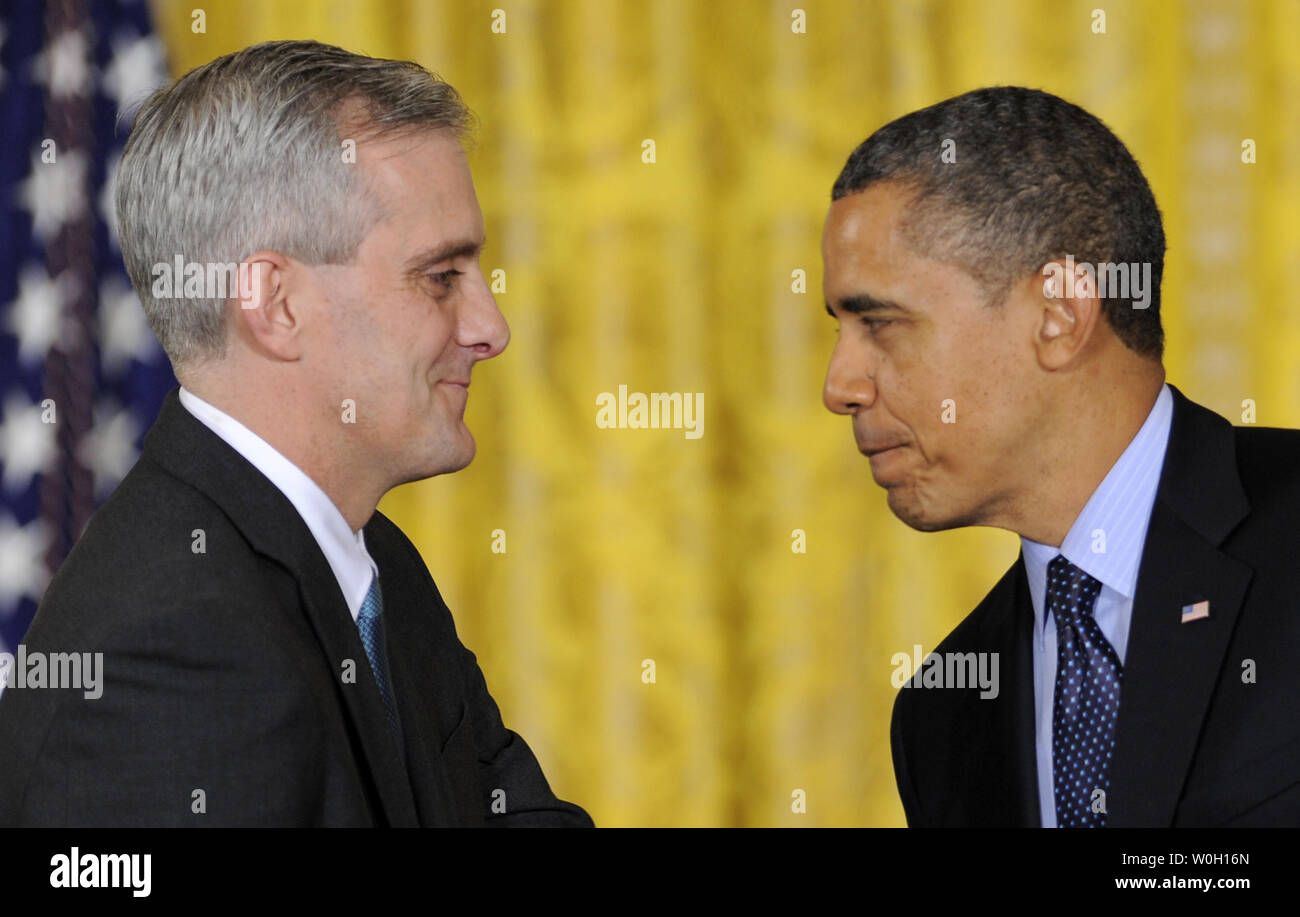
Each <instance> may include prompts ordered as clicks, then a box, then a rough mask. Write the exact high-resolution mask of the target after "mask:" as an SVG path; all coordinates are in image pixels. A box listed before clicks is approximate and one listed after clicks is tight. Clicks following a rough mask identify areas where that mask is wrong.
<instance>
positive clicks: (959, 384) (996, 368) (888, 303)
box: [822, 182, 1035, 531]
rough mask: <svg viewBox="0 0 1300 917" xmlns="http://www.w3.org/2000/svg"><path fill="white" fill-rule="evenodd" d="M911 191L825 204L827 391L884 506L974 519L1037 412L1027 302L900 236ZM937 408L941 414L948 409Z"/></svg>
mask: <svg viewBox="0 0 1300 917" xmlns="http://www.w3.org/2000/svg"><path fill="white" fill-rule="evenodd" d="M910 199H911V194H910V193H909V192H908V191H907V190H905V189H904V188H901V187H900V186H899V185H897V184H895V183H888V182H883V183H878V184H875V185H871V186H869V187H868V188H866V189H865V190H863V191H861V192H858V193H856V194H850V195H847V196H845V197H843V198H840V199H839V200H837V201H835V202H834V203H833V204H832V205H831V209H830V212H829V214H828V215H827V219H826V226H825V230H824V233H823V236H822V258H823V262H824V271H825V274H824V278H823V288H824V292H825V296H826V302H827V307H828V309H829V310H830V312H831V313H832V315H833V316H834V317H835V319H836V320H837V321H838V322H839V332H838V339H837V341H836V344H835V350H834V352H833V354H832V356H831V361H830V367H829V369H828V371H827V374H826V386H825V390H824V393H823V399H824V401H825V403H826V406H827V407H828V408H829V409H830V410H832V411H834V412H835V413H837V414H845V415H848V416H850V417H851V418H852V420H853V435H854V438H855V439H856V440H857V444H858V448H859V450H861V451H862V452H863V453H864V454H865V455H867V456H869V460H870V463H871V475H872V477H873V478H874V479H875V481H876V483H877V484H879V485H880V486H881V487H884V488H886V490H887V491H888V500H889V508H890V509H891V510H892V511H893V513H894V514H895V515H896V516H898V518H899V519H901V520H902V521H903V522H905V523H907V524H908V525H910V526H912V527H913V528H916V529H920V530H922V531H936V530H939V529H946V528H954V527H957V526H962V525H974V524H980V523H981V522H982V521H984V520H986V519H989V518H990V517H992V516H994V515H995V514H996V513H997V512H998V511H999V510H1000V509H1001V508H1002V507H1003V506H1004V505H1005V504H1006V503H1007V502H1008V501H1010V500H1011V499H1012V498H1013V494H1014V480H1015V478H1016V476H1017V475H1018V474H1022V473H1024V472H1025V469H1021V468H1019V467H1018V463H1017V456H1016V444H1017V443H1018V442H1023V437H1024V436H1026V435H1032V429H1033V423H1034V421H1035V415H1034V413H1033V411H1032V410H1031V405H1032V403H1033V391H1032V388H1033V382H1034V380H1033V378H1032V376H1031V374H1030V372H1029V368H1030V367H1031V366H1032V365H1034V351H1033V347H1032V330H1031V326H1030V321H1031V320H1032V315H1031V310H1029V309H1024V308H1015V307H1014V304H1013V303H1012V302H1010V301H1008V302H1006V303H1003V304H1002V305H1001V306H988V305H987V299H988V296H987V294H986V292H985V291H984V288H983V287H982V286H981V285H980V284H979V282H978V281H976V279H975V278H974V277H972V276H971V275H970V274H969V273H968V272H966V271H964V270H963V269H961V268H960V267H958V266H955V265H952V264H946V263H942V262H939V261H935V260H932V259H930V258H927V257H925V256H923V255H919V254H917V253H916V252H915V251H913V249H912V248H911V247H910V246H909V244H908V242H907V240H906V239H905V238H904V236H903V231H902V227H903V217H904V216H905V214H906V212H907V207H908V204H909V201H910ZM945 419H946V420H948V421H951V422H945Z"/></svg>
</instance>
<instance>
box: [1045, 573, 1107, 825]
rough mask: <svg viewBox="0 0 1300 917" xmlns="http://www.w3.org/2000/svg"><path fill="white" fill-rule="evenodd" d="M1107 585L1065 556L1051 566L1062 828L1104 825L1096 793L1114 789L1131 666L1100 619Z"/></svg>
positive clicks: (1055, 777)
mask: <svg viewBox="0 0 1300 917" xmlns="http://www.w3.org/2000/svg"><path fill="white" fill-rule="evenodd" d="M1100 592H1101V583H1099V582H1098V581H1097V580H1095V579H1093V578H1092V577H1091V576H1089V575H1088V574H1087V573H1085V572H1083V571H1082V570H1080V569H1079V568H1078V567H1076V566H1075V565H1074V564H1072V563H1070V562H1069V561H1068V560H1066V559H1065V558H1064V557H1063V556H1061V555H1060V554H1058V555H1057V556H1056V557H1054V558H1052V562H1051V563H1050V564H1048V565H1047V610H1048V611H1049V612H1051V613H1052V615H1053V616H1054V617H1055V618H1056V694H1055V700H1054V701H1053V703H1052V785H1053V788H1054V789H1055V792H1056V824H1057V827H1060V828H1104V827H1105V826H1106V813H1105V812H1104V811H1094V808H1096V809H1103V808H1104V805H1102V804H1101V802H1100V801H1099V802H1098V804H1097V805H1096V806H1095V807H1094V804H1093V802H1094V800H1093V796H1094V791H1096V790H1101V791H1102V794H1103V795H1102V796H1100V797H1099V800H1104V799H1105V795H1104V794H1105V793H1106V791H1107V790H1108V789H1109V788H1110V756H1111V751H1112V749H1113V748H1114V746H1115V717H1116V715H1117V714H1118V713H1119V693H1120V686H1121V680H1122V678H1123V674H1124V673H1123V669H1122V667H1121V666H1120V662H1119V657H1118V656H1117V655H1116V653H1115V649H1114V647H1112V646H1111V645H1110V641H1109V640H1107V639H1106V635H1105V634H1103V633H1102V632H1101V628H1100V627H1098V626H1097V620H1096V618H1094V617H1093V616H1092V607H1093V603H1095V602H1096V601H1097V595H1098V594H1099V593H1100Z"/></svg>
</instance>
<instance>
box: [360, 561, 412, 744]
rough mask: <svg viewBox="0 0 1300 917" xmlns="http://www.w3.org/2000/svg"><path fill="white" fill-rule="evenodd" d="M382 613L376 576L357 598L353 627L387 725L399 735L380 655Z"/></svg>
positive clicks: (382, 633) (381, 602)
mask: <svg viewBox="0 0 1300 917" xmlns="http://www.w3.org/2000/svg"><path fill="white" fill-rule="evenodd" d="M383 613H384V595H383V593H382V592H380V591H379V577H378V576H376V577H374V578H373V579H371V581H370V591H369V592H367V593H366V597H365V598H364V599H363V600H362V602H361V610H360V611H359V612H358V613H357V627H358V628H359V629H360V631H361V645H362V646H363V647H365V650H366V656H368V657H369V658H370V668H371V670H372V671H373V672H374V673H375V681H377V682H378V683H379V695H380V696H381V697H382V698H383V699H384V708H385V709H386V710H387V711H388V725H389V727H390V728H391V729H392V730H393V735H394V736H395V737H398V738H399V739H400V737H401V734H402V727H401V722H400V721H399V720H398V718H397V707H396V705H395V704H394V703H393V692H392V689H391V688H390V687H389V684H388V663H387V659H386V657H385V655H384V623H383V621H381V620H380V616H381V615H382V614H383Z"/></svg>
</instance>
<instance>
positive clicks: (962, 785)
mask: <svg viewBox="0 0 1300 917" xmlns="http://www.w3.org/2000/svg"><path fill="white" fill-rule="evenodd" d="M1170 388H1171V389H1172V388H1173V387H1172V386H1170ZM1173 396H1174V411H1173V421H1172V426H1171V428H1170V434H1169V436H1170V438H1169V446H1168V451H1167V453H1166V456H1165V463H1164V468H1163V469H1162V471H1161V476H1160V484H1159V489H1158V491H1157V494H1156V501H1155V505H1154V507H1153V509H1152V513H1151V524H1150V528H1149V530H1148V532H1147V540H1146V545H1145V548H1144V550H1143V554H1142V564H1141V567H1140V569H1139V572H1138V580H1137V591H1136V594H1135V596H1134V602H1133V618H1132V624H1131V627H1130V631H1129V642H1128V651H1127V658H1126V660H1125V665H1124V686H1123V690H1122V692H1121V697H1120V709H1119V718H1118V720H1117V721H1116V726H1115V729H1116V734H1115V749H1114V757H1113V759H1112V764H1111V776H1110V790H1109V793H1108V799H1107V812H1108V816H1107V824H1108V825H1110V826H1112V827H1133V826H1162V827H1167V826H1220V825H1234V826H1269V825H1290V826H1296V825H1300V701H1298V700H1297V699H1298V698H1300V558H1298V557H1297V553H1298V552H1297V548H1298V547H1300V532H1298V530H1297V525H1300V431H1297V430H1276V429H1266V428H1257V427H1239V428H1234V427H1232V426H1231V425H1230V424H1229V423H1228V422H1227V421H1226V420H1224V419H1223V418H1222V417H1220V416H1218V415H1217V414H1214V413H1212V412H1211V411H1208V410H1206V409H1205V408H1203V407H1201V406H1200V405H1197V404H1194V403H1192V402H1191V401H1188V400H1187V398H1186V397H1184V396H1183V395H1182V393H1181V392H1179V391H1178V390H1177V389H1173ZM1203 600H1208V601H1209V603H1210V617H1209V618H1208V619H1203V620H1199V621H1189V622H1188V623H1186V624H1183V623H1182V615H1181V611H1182V608H1183V606H1185V605H1190V604H1192V603H1194V602H1198V601H1203ZM1033 618H1034V611H1033V605H1032V604H1031V601H1030V597H1029V589H1028V584H1027V580H1026V577H1025V568H1024V563H1023V560H1022V559H1018V560H1017V561H1016V563H1015V564H1014V565H1013V566H1012V567H1011V569H1010V570H1008V571H1007V573H1006V575H1005V576H1003V577H1002V579H1001V581H1000V582H999V583H998V584H997V585H996V586H994V587H993V590H992V591H991V592H990V593H989V594H988V595H987V596H986V597H985V598H984V600H983V601H982V602H981V603H980V604H979V606H978V607H977V608H976V609H975V610H974V611H973V612H971V613H970V615H968V616H967V617H966V619H965V620H963V621H962V622H961V624H959V625H958V626H957V628H956V629H955V630H954V631H953V632H952V633H951V634H949V635H948V637H947V638H946V639H945V640H944V641H943V642H942V643H941V644H940V645H939V646H938V647H937V648H936V650H935V651H936V652H938V653H947V652H963V653H964V652H995V653H1000V654H1001V655H1000V657H999V668H1000V671H999V675H1000V680H1001V690H1000V692H999V694H998V696H997V698H996V699H987V700H982V699H980V697H979V690H978V688H976V689H974V690H964V689H950V688H945V689H934V688H924V687H912V686H911V683H910V682H909V683H908V685H907V686H905V687H904V688H902V689H901V690H900V691H899V694H898V698H897V699H896V701H895V703H894V713H893V721H892V724H891V730H890V737H891V745H892V748H893V756H894V774H895V777H896V778H897V780H898V790H899V795H900V796H901V797H902V800H903V809H904V811H905V812H906V814H907V822H908V824H909V825H910V826H914V827H915V826H963V825H993V826H1038V825H1041V823H1042V822H1041V819H1040V815H1039V802H1038V775H1037V765H1036V757H1035V746H1034V697H1033V656H1032V651H1031V645H1030V643H1031V637H1032V633H1033ZM1248 660H1250V661H1253V679H1254V680H1253V681H1252V680H1251V678H1250V676H1251V674H1252V673H1251V670H1250V665H1251V663H1249V662H1247V661H1248Z"/></svg>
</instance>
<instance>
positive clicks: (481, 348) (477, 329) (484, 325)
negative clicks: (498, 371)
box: [456, 273, 510, 360]
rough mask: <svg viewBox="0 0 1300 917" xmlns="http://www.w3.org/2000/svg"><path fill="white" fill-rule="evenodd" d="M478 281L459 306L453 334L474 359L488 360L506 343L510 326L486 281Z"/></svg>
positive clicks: (482, 278) (481, 278) (480, 279)
mask: <svg viewBox="0 0 1300 917" xmlns="http://www.w3.org/2000/svg"><path fill="white" fill-rule="evenodd" d="M478 277H479V282H478V284H477V285H476V286H475V289H474V290H473V292H471V293H469V294H468V295H467V296H466V297H465V299H464V300H463V301H462V303H461V308H460V314H459V316H458V319H457V329H456V331H457V338H458V343H459V344H460V345H461V346H462V347H468V348H470V349H471V350H473V351H474V352H475V356H476V357H477V358H478V359H480V360H488V359H491V358H492V357H495V356H496V355H497V354H499V353H500V352H501V351H503V350H505V349H506V345H507V344H508V343H510V326H509V325H507V324H506V317H505V316H504V315H502V314H501V310H500V309H499V308H498V307H497V301H496V297H495V296H493V295H492V290H491V289H490V288H489V287H488V284H487V280H486V278H484V277H483V275H482V274H481V273H479V275H478Z"/></svg>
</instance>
